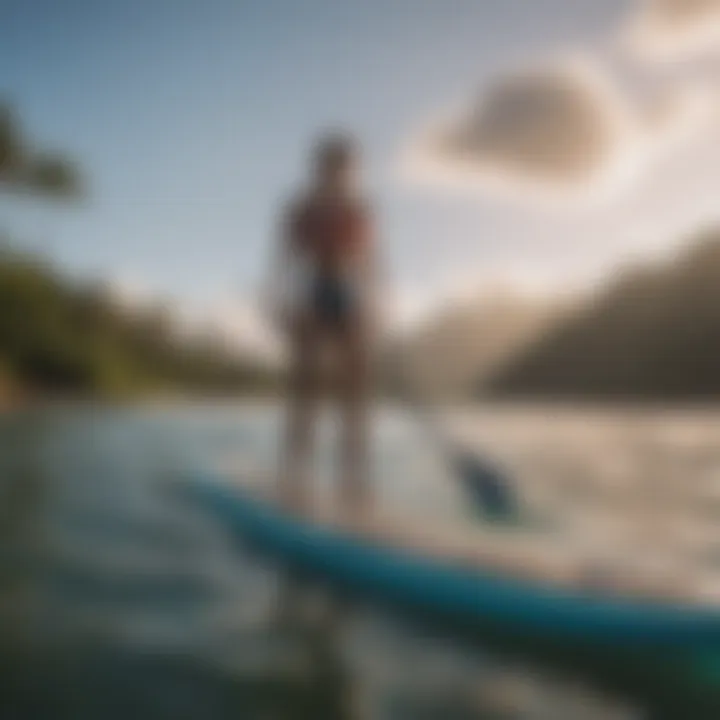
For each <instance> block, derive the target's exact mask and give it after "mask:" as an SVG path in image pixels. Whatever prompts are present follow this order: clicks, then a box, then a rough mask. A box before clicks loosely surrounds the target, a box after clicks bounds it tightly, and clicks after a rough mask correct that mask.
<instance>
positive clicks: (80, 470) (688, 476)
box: [0, 405, 720, 720]
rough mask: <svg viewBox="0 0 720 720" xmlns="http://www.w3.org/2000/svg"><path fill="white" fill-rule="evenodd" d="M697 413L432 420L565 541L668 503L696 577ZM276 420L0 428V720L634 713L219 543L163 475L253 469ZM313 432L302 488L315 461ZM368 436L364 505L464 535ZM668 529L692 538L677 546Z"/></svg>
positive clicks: (713, 499) (711, 444)
mask: <svg viewBox="0 0 720 720" xmlns="http://www.w3.org/2000/svg"><path fill="white" fill-rule="evenodd" d="M717 419H718V418H717V417H716V416H715V415H714V414H713V413H708V412H705V413H672V414H668V413H660V412H656V413H629V412H623V413H618V412H616V413H614V414H613V413H608V412H598V411H593V412H591V411H580V410H566V411H562V412H559V411H549V410H548V409H541V408H540V409H538V408H535V409H527V408H493V409H492V412H490V411H488V410H486V411H484V412H482V413H481V412H479V411H477V410H466V411H462V412H459V411H458V412H456V413H453V414H452V416H451V417H449V421H450V424H451V425H452V426H453V427H454V430H455V432H456V433H457V434H458V436H461V437H464V438H465V439H467V440H468V441H471V442H473V443H475V444H479V445H480V446H483V447H492V448H493V450H494V452H495V453H496V454H497V456H498V457H499V459H500V460H502V461H503V462H504V463H505V464H506V465H507V467H508V469H509V470H510V471H511V472H512V474H513V476H514V477H515V478H516V479H517V482H518V484H519V487H520V489H521V492H522V496H523V498H524V499H525V501H526V503H527V504H528V505H529V506H531V507H532V509H533V511H534V512H537V513H538V516H542V517H546V518H550V519H551V520H552V522H553V527H554V528H555V529H554V532H556V533H558V534H559V538H560V541H561V542H565V543H566V544H567V539H568V538H569V537H571V536H572V538H573V543H574V544H577V543H579V542H580V541H581V540H582V541H584V542H585V544H586V546H587V548H588V549H590V550H592V549H595V550H597V549H604V550H607V548H608V532H607V523H608V522H609V519H614V520H617V518H619V517H622V516H623V513H624V514H625V515H627V516H628V517H629V518H630V520H632V519H633V518H634V519H636V520H637V518H639V517H640V514H641V512H642V511H646V510H647V504H648V503H647V498H648V497H649V495H648V487H649V484H651V485H652V488H653V494H652V497H653V498H656V505H657V507H658V508H660V507H673V508H677V509H678V512H677V513H675V514H676V515H678V517H680V518H682V519H683V520H684V521H685V522H686V525H683V526H682V527H683V528H685V531H678V534H677V537H675V536H673V537H672V538H671V539H670V540H669V541H668V543H666V544H667V545H668V548H670V549H671V550H672V551H673V552H674V553H676V554H677V553H681V554H682V558H683V562H684V563H685V565H687V566H692V567H693V568H695V569H696V570H697V571H698V572H702V573H704V576H708V577H709V578H711V580H712V578H713V577H714V574H713V573H714V570H715V567H716V565H717V564H718V563H720V542H717V543H716V541H720V538H718V534H717V531H715V530H714V526H715V524H716V520H717V516H718V513H720V443H718V439H720V438H718V431H717V429H716V428H717V427H718V424H717ZM278 420H279V416H278V412H277V409H276V408H273V407H271V406H261V405H222V406H221V405H218V406H187V407H183V408H178V407H175V408H126V409H117V408H115V409H112V408H101V407H95V406H90V405H88V406H67V407H62V406H57V407H53V408H46V409H43V410H33V411H26V412H23V413H17V414H14V415H6V416H4V417H0V478H2V483H1V484H0V493H2V494H0V551H1V554H0V560H2V565H0V568H1V569H2V576H0V579H1V580H2V590H3V592H2V594H1V595H0V633H1V635H0V646H1V648H2V651H1V652H0V666H1V667H0V670H2V674H1V677H2V680H1V681H0V683H1V684H0V692H1V696H2V697H3V698H4V701H3V708H4V710H3V717H8V718H24V717H38V718H72V720H83V719H84V718H88V719H89V718H116V717H117V718H128V717H132V718H173V719H175V718H188V719H190V718H192V719H194V718H198V719H203V720H205V719H212V718H219V719H224V718H318V719H320V718H382V719H385V718H387V719H388V720H401V719H404V718H408V719H412V720H415V719H417V720H423V719H424V718H443V720H451V719H453V718H504V719H510V718H517V719H518V720H519V719H520V718H523V719H524V720H541V719H543V718H548V719H550V718H552V719H553V720H560V719H562V718H568V719H573V720H593V719H594V718H597V720H613V719H615V718H628V719H630V718H640V717H644V715H643V707H642V704H643V702H642V699H640V698H619V697H612V696H609V695H607V694H605V693H603V692H601V691H600V690H599V689H597V688H593V687H592V685H591V684H590V685H589V684H587V683H584V684H580V683H579V682H578V681H577V680H576V679H575V678H573V677H568V676H567V674H565V675H558V674H557V673H556V672H555V671H554V670H553V669H552V668H550V667H545V666H539V665H538V663H537V661H536V662H534V663H531V662H530V661H523V660H516V661H514V662H513V663H509V662H507V661H503V660H500V659H499V658H496V657H494V656H493V655H492V654H491V653H488V652H485V651H483V650H482V649H480V648H476V647H471V648H468V647H459V646H458V645H457V643H456V642H454V641H453V640H452V639H451V638H438V637H432V636H429V635H428V634H427V633H426V632H425V631H424V629H423V628H422V627H419V626H417V625H414V624H412V623H408V622H405V621H403V620H402V619H400V618H397V617H393V616H390V615H383V614H381V613H379V612H378V611H370V610H367V609H364V608H362V607H357V606H352V605H343V606H340V605H339V604H338V603H337V601H336V600H334V599H333V598H331V597H328V596H326V595H324V594H322V593H319V592H316V591H313V590H312V589H307V588H297V587H295V586H294V585H293V584H292V583H291V582H290V581H289V579H288V578H287V577H285V576H283V575H282V574H281V573H280V572H279V571H277V570H276V569H274V568H272V567H269V566H267V565H264V564H262V563H261V562H260V561H258V560H257V559H255V558H253V557H250V556H248V555H247V554H245V553H243V552H242V551H240V550H239V549H238V548H237V547H236V546H234V545H233V543H232V542H231V539H230V537H229V534H228V531H227V529H226V528H223V527H222V526H220V525H218V524H217V522H215V521H214V520H213V518H211V517H209V516H208V515H207V514H206V513H204V512H203V511H202V510H201V509H199V508H198V507H196V506H193V504H192V503H191V502H189V500H188V499H187V498H186V497H184V496H183V494H182V493H181V492H178V485H177V480H178V479H179V478H183V477H187V476H188V474H189V473H192V472H194V471H196V470H198V469H202V470H206V469H207V468H211V467H212V468H221V469H225V470H227V469H228V468H233V469H239V468H242V469H245V470H246V469H248V468H256V469H258V470H265V471H267V470H268V469H269V468H270V467H272V464H273V462H274V458H275V455H276V446H275V442H276V438H277V436H278ZM330 429H331V428H329V429H328V428H325V429H324V430H323V432H322V433H321V435H322V437H321V448H322V453H321V456H322V459H321V462H320V467H319V469H318V475H319V476H320V477H324V476H327V475H328V474H329V472H330V469H331V458H332V456H331V453H330V442H331V439H332V438H331V433H330V432H326V430H330ZM375 434H376V442H375V477H376V482H377V487H378V493H379V497H380V502H381V503H382V504H383V506H384V507H390V508H393V510H394V511H395V512H398V513H403V514H407V515H409V516H411V517H414V518H417V521H418V522H429V521H430V519H432V521H433V522H443V523H450V524H452V523H462V522H469V521H470V520H469V513H468V509H467V507H466V505H465V503H464V499H463V497H462V496H461V495H460V494H459V493H458V489H457V486H456V485H455V484H454V483H452V482H451V481H450V480H449V478H447V476H446V475H445V474H444V469H443V466H442V463H441V462H440V459H439V458H438V457H437V456H436V455H435V454H434V452H433V450H432V447H431V446H430V445H429V444H428V442H427V439H426V438H424V437H423V436H422V435H420V434H419V433H418V431H417V429H416V428H415V427H414V426H413V425H412V423H409V422H407V421H406V420H405V419H403V418H402V417H401V416H399V415H398V414H397V413H393V412H392V411H389V410H388V411H383V412H382V413H380V415H379V419H378V422H377V424H376V432H375ZM319 491H320V492H321V493H324V494H328V493H330V492H331V488H330V485H329V484H328V483H327V482H325V483H320V488H319ZM660 491H661V492H660ZM643 497H644V498H645V503H644V507H643V504H642V503H641V500H642V498H643ZM633 498H634V501H633ZM619 508H620V509H622V512H620V510H619ZM656 514H657V513H656ZM678 522H680V520H678ZM688 523H689V524H690V525H691V526H692V528H696V529H697V528H701V529H702V532H700V531H698V532H695V533H691V536H690V537H686V534H684V533H685V532H686V531H687V527H686V526H687V524H688ZM630 525H632V523H630ZM635 525H642V523H639V522H635ZM613 527H614V526H613ZM663 527H665V526H663ZM610 534H611V535H612V537H617V536H618V533H617V532H613V533H610ZM626 540H627V539H626ZM628 542H630V543H631V545H632V546H633V547H635V548H636V549H637V547H640V546H639V545H638V541H637V538H634V537H633V538H631V539H630V540H628ZM690 716H692V715H690Z"/></svg>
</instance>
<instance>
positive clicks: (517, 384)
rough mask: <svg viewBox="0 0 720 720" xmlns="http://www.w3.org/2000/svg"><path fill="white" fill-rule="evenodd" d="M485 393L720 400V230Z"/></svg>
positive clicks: (592, 311)
mask: <svg viewBox="0 0 720 720" xmlns="http://www.w3.org/2000/svg"><path fill="white" fill-rule="evenodd" d="M478 386H479V387H480V388H481V389H482V390H484V391H486V392H489V393H490V394H493V395H498V396H523V397H532V396H535V397H543V398H551V397H559V398H572V397H594V398H607V399H643V398H644V399H657V400H691V399H706V398H707V399H710V398H714V399H718V398H720V229H719V230H714V231H712V232H707V233H705V234H703V235H702V236H701V237H700V238H698V239H696V241H695V242H694V243H693V244H692V245H691V247H690V249H689V250H686V251H684V252H683V253H682V254H681V255H679V256H678V257H676V258H675V259H674V260H672V261H670V262H666V263H664V264H658V265H656V266H654V267H645V268H634V269H629V270H628V271H626V272H625V273H624V274H622V275H620V276H619V277H617V279H616V280H615V281H613V282H612V283H611V284H610V285H609V286H608V287H606V288H605V289H604V290H603V291H602V292H600V293H599V294H598V295H597V296H596V298H595V300H594V301H593V302H591V303H589V304H588V305H587V306H585V307H583V308H581V309H579V310H578V311H577V312H575V313H574V314H573V315H572V316H569V317H566V319H565V320H564V322H561V323H559V324H558V325H557V326H555V327H553V328H552V329H550V330H549V331H548V332H547V333H545V334H544V335H543V336H542V337H540V338H538V339H536V341H535V342H534V343H532V344H531V345H530V346H528V347H526V348H525V350H524V351H523V352H522V353H520V354H518V355H516V356H515V357H514V358H513V359H512V360H511V361H509V362H508V363H506V364H505V365H504V366H503V367H502V368H499V369H497V370H496V372H495V373H493V374H492V376H491V377H490V378H489V379H488V378H487V377H485V378H479V381H478Z"/></svg>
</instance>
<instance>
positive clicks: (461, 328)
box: [396, 292, 559, 398]
mask: <svg viewBox="0 0 720 720" xmlns="http://www.w3.org/2000/svg"><path fill="white" fill-rule="evenodd" d="M558 313H559V308H558V304H550V303H545V302H543V303H541V302H538V301H537V300H535V299H531V298H527V297H523V296H521V295H519V294H514V293H512V292H507V293H504V294H498V295H494V296H484V297H478V298H477V299H475V300H473V301H466V302H465V303H463V304H462V305H454V306H450V307H448V308H446V309H445V310H443V311H442V312H441V313H438V314H437V315H435V316H434V317H432V318H431V319H430V320H428V321H427V322H426V323H425V324H424V325H423V326H422V327H420V328H418V329H417V330H415V331H414V333H413V335H412V337H411V338H409V339H407V340H406V341H405V342H404V343H403V347H402V348H401V349H399V350H398V351H397V353H396V355H399V356H400V358H399V362H398V365H400V366H401V367H400V369H401V371H402V373H403V375H404V376H405V378H406V379H408V378H409V379H412V381H413V382H414V384H415V385H416V386H418V387H422V388H423V389H424V390H425V391H427V392H428V393H431V394H433V395H439V396H444V397H454V398H462V397H467V396H468V395H469V394H470V393H471V391H472V389H473V384H474V383H475V382H477V379H478V378H479V377H485V376H486V375H489V374H491V373H492V372H493V371H495V370H496V369H497V368H498V367H499V366H501V365H502V364H503V363H504V362H506V361H507V360H508V358H509V357H511V356H513V355H514V354H516V353H518V352H520V351H521V350H522V349H523V348H524V347H526V346H527V345H528V344H530V343H531V342H533V341H534V340H536V339H537V338H538V337H539V336H540V335H541V334H542V333H543V332H544V331H545V330H546V328H547V327H548V325H549V324H550V323H551V322H553V321H555V320H556V318H557V316H558Z"/></svg>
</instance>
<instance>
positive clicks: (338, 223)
mask: <svg viewBox="0 0 720 720" xmlns="http://www.w3.org/2000/svg"><path fill="white" fill-rule="evenodd" d="M293 239H294V242H295V243H296V246H297V248H298V250H300V252H301V253H302V255H303V256H304V258H305V260H306V262H308V263H309V264H310V265H311V266H312V267H313V269H314V270H315V271H316V272H319V273H323V274H329V275H345V274H348V273H350V274H352V271H353V268H354V266H356V265H357V264H358V263H359V262H360V261H361V259H362V257H363V256H364V254H365V252H366V245H367V242H368V238H367V227H366V217H365V210H364V208H363V207H362V205H361V204H360V202H359V201H357V200H354V199H351V198H332V199H325V198H309V199H306V200H304V201H302V202H301V203H300V204H299V205H298V206H297V208H296V209H295V212H294V217H293Z"/></svg>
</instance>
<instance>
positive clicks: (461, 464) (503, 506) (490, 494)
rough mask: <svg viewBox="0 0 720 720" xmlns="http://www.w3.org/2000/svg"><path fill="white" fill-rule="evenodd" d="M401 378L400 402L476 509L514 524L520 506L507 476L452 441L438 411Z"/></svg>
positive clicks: (487, 516) (402, 375)
mask: <svg viewBox="0 0 720 720" xmlns="http://www.w3.org/2000/svg"><path fill="white" fill-rule="evenodd" d="M398 375H399V376H400V377H402V378H403V380H402V381H400V382H399V383H398V384H397V385H399V387H400V388H401V392H400V393H399V397H400V400H401V401H402V402H403V404H404V405H405V407H406V408H407V409H408V411H409V412H410V414H411V415H412V416H413V417H414V418H415V420H416V421H417V422H418V424H420V425H421V426H422V427H423V428H424V429H425V432H426V433H427V435H428V437H429V438H430V439H431V441H432V442H433V443H434V444H435V445H436V446H437V447H438V448H439V449H440V452H441V453H442V455H443V456H444V458H445V460H446V462H447V464H448V465H449V466H450V467H451V468H452V470H453V472H454V474H455V475H456V476H457V478H458V480H459V481H460V482H461V483H462V486H463V490H464V492H465V494H466V495H467V497H468V498H469V500H470V502H471V503H472V507H473V509H474V510H475V511H477V512H478V513H479V514H481V515H482V516H483V517H485V518H489V519H492V520H501V521H510V520H513V519H515V518H517V516H518V514H519V503H518V501H517V497H516V495H515V492H514V490H513V487H512V483H511V481H510V479H509V478H508V477H507V475H506V474H505V473H504V472H502V470H500V468H498V467H497V466H496V465H494V464H493V463H491V462H489V461H488V460H487V459H485V458H481V457H480V456H478V454H477V453H475V452H473V451H472V450H470V449H468V448H464V447H461V446H460V445H459V444H458V443H457V442H455V441H453V440H452V439H451V438H449V437H448V435H447V432H446V431H445V430H444V428H442V427H441V425H440V422H439V420H438V416H437V412H436V410H435V409H434V408H433V407H432V406H431V404H430V403H429V402H428V401H427V400H421V398H420V395H419V393H418V392H417V391H413V390H411V389H410V387H411V385H412V383H409V382H408V380H407V374H406V373H398ZM396 380H397V375H396ZM397 385H396V387H397Z"/></svg>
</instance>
